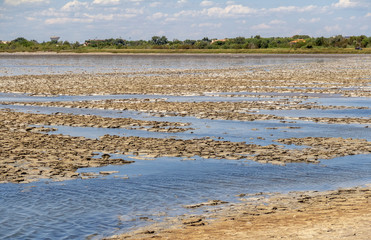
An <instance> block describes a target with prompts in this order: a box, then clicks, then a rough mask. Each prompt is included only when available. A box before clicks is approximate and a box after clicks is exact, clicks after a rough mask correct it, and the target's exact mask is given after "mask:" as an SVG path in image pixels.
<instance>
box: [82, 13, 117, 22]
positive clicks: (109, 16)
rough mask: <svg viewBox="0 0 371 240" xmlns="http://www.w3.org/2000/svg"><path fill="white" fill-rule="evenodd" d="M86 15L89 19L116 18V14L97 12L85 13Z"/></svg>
mask: <svg viewBox="0 0 371 240" xmlns="http://www.w3.org/2000/svg"><path fill="white" fill-rule="evenodd" d="M84 17H87V19H91V20H95V21H99V20H104V21H111V20H113V19H114V17H115V15H114V14H108V15H104V14H96V15H90V14H84Z"/></svg>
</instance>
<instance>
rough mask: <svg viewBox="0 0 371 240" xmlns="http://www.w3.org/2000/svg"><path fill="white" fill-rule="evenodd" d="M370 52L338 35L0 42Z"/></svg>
mask: <svg viewBox="0 0 371 240" xmlns="http://www.w3.org/2000/svg"><path fill="white" fill-rule="evenodd" d="M367 47H369V48H371V37H366V36H364V35H362V36H350V37H344V36H341V35H338V36H334V37H329V38H325V37H316V38H314V37H310V36H307V35H295V36H293V37H270V38H263V37H260V36H259V35H257V36H255V37H250V38H245V37H236V38H229V39H219V40H218V39H209V38H207V37H205V38H203V39H201V40H191V39H187V40H184V41H181V40H177V39H174V40H172V41H170V40H168V39H167V38H166V37H165V36H153V37H152V39H151V40H148V41H147V40H135V41H130V40H125V39H120V38H118V39H113V38H111V39H103V40H86V41H85V42H84V43H79V42H75V43H70V42H68V41H48V42H42V43H39V42H37V41H35V40H27V39H25V38H23V37H19V38H16V39H14V40H12V41H10V42H4V41H0V52H36V51H52V52H117V53H119V52H133V53H135V52H170V53H171V52H179V53H181V52H193V53H207V52H211V53H219V52H220V53H223V52H226V53H227V52H229V53H233V52H236V53H250V52H256V53H291V52H297V53H317V52H318V53H325V52H328V53H354V52H356V51H357V52H360V53H361V52H362V51H361V50H362V49H365V48H367ZM369 48H368V49H365V50H366V51H363V52H364V53H366V52H367V53H371V50H370V49H369Z"/></svg>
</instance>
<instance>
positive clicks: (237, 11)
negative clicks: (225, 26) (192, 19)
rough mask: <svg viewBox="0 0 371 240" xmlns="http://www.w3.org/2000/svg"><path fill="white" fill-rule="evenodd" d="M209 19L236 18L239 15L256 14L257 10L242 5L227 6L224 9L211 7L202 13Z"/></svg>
mask: <svg viewBox="0 0 371 240" xmlns="http://www.w3.org/2000/svg"><path fill="white" fill-rule="evenodd" d="M202 12H203V13H204V14H206V15H208V16H209V17H238V16H239V15H247V14H252V13H256V12H257V10H256V9H253V8H249V7H246V6H242V5H229V6H226V7H225V8H220V7H213V8H209V9H204V10H203V11H202Z"/></svg>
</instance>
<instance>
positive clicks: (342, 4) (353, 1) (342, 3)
mask: <svg viewBox="0 0 371 240" xmlns="http://www.w3.org/2000/svg"><path fill="white" fill-rule="evenodd" d="M362 5H363V4H362V3H361V1H357V0H339V2H337V3H334V4H332V6H334V7H337V8H353V7H360V6H362Z"/></svg>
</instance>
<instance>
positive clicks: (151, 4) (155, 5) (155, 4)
mask: <svg viewBox="0 0 371 240" xmlns="http://www.w3.org/2000/svg"><path fill="white" fill-rule="evenodd" d="M160 5H161V2H153V3H150V4H149V6H150V7H158V6H160Z"/></svg>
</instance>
